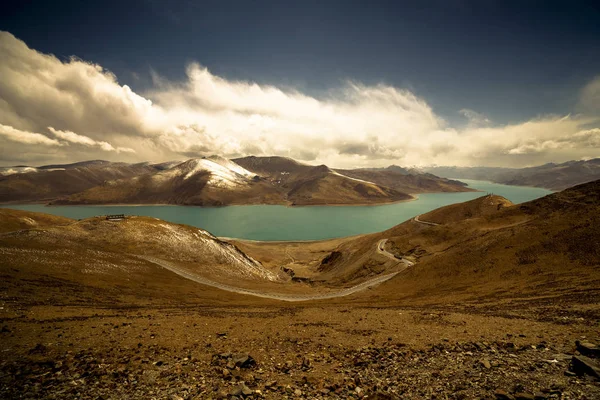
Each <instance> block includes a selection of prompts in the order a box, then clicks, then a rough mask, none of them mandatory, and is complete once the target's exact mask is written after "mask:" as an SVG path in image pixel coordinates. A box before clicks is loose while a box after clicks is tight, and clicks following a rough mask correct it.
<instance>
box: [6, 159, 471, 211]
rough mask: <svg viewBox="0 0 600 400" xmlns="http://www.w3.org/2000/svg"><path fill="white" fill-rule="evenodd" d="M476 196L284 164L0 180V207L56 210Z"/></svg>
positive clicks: (126, 169)
mask: <svg viewBox="0 0 600 400" xmlns="http://www.w3.org/2000/svg"><path fill="white" fill-rule="evenodd" d="M471 190H472V189H469V188H468V187H467V186H466V185H465V184H464V183H462V182H458V181H453V180H449V179H445V178H439V177H437V176H434V175H431V174H426V173H420V172H417V171H412V172H410V173H400V172H398V171H394V170H381V171H368V170H334V169H331V168H329V167H327V166H326V165H319V166H312V165H307V164H303V163H300V162H297V161H295V160H292V159H289V158H284V157H245V158H238V159H234V160H229V159H226V158H223V157H219V156H211V157H206V158H195V159H190V160H187V161H184V162H170V163H162V164H151V163H139V164H125V163H110V162H107V161H89V162H83V163H77V164H69V165H53V166H45V167H40V168H32V167H12V168H5V169H4V172H3V175H2V176H0V202H24V201H25V202H27V201H38V202H39V201H44V202H50V203H51V204H180V205H200V206H220V205H229V204H285V205H320V204H340V205H342V204H380V203H389V202H395V201H402V200H410V199H412V198H413V197H412V196H411V194H413V193H423V192H446V191H451V192H457V191H471Z"/></svg>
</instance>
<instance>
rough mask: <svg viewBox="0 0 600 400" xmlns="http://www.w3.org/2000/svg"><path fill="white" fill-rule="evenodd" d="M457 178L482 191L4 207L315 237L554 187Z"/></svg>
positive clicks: (219, 232)
mask: <svg viewBox="0 0 600 400" xmlns="http://www.w3.org/2000/svg"><path fill="white" fill-rule="evenodd" d="M461 181H463V182H465V183H467V184H469V186H470V187H472V188H474V189H478V190H480V191H481V192H467V193H428V194H420V195H418V197H419V198H418V199H417V200H414V201H408V202H403V203H395V204H386V205H380V206H308V207H286V206H272V205H254V206H227V207H193V206H160V205H156V206H53V207H47V206H44V205H41V204H27V205H3V206H2V207H5V208H14V209H19V210H27V211H37V212H45V213H49V214H55V215H61V216H64V217H69V218H75V219H79V218H87V217H92V216H95V215H105V214H126V215H145V216H150V217H156V218H160V219H163V220H166V221H170V222H176V223H181V224H187V225H193V226H197V227H199V228H202V229H206V230H207V231H209V232H211V233H212V234H214V235H216V236H224V237H231V238H240V239H252V240H267V241H268V240H318V239H328V238H335V237H343V236H351V235H358V234H361V233H371V232H378V231H382V230H385V229H388V228H391V227H392V226H394V225H397V224H399V223H401V222H404V221H406V220H408V219H410V218H412V217H414V216H415V215H419V214H423V213H426V212H428V211H431V210H433V209H436V208H438V207H442V206H446V205H448V204H454V203H460V202H463V201H467V200H472V199H474V198H477V197H479V196H482V195H485V194H487V193H494V194H497V195H500V196H504V197H506V198H507V199H509V200H510V201H512V202H513V203H522V202H525V201H529V200H533V199H537V198H539V197H542V196H545V195H547V194H550V193H552V192H551V191H549V190H546V189H540V188H532V187H523V186H509V185H500V184H496V183H490V182H485V181H475V180H468V179H461Z"/></svg>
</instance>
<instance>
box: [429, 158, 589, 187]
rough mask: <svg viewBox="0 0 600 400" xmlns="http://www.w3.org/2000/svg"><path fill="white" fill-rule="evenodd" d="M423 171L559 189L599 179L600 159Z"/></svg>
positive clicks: (440, 168)
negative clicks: (509, 166) (524, 165)
mask: <svg viewBox="0 0 600 400" xmlns="http://www.w3.org/2000/svg"><path fill="white" fill-rule="evenodd" d="M425 171H428V172H431V173H433V174H436V175H439V176H444V177H448V178H456V179H479V180H489V181H492V182H495V183H502V184H505V185H517V186H519V185H520V186H534V187H542V188H546V189H551V190H563V189H566V188H568V187H571V186H575V185H579V184H582V183H586V182H591V181H594V180H597V179H600V158H595V159H591V160H585V161H584V160H581V161H568V162H565V163H562V164H554V163H549V164H544V165H540V166H536V167H529V168H490V167H429V168H425Z"/></svg>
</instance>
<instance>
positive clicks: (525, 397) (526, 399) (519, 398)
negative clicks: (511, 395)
mask: <svg viewBox="0 0 600 400" xmlns="http://www.w3.org/2000/svg"><path fill="white" fill-rule="evenodd" d="M515 399H516V400H535V396H534V395H532V394H529V393H525V392H519V393H515Z"/></svg>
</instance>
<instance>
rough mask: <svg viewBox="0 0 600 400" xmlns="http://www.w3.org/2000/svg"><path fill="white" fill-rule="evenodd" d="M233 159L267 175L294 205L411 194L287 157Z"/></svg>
mask: <svg viewBox="0 0 600 400" xmlns="http://www.w3.org/2000/svg"><path fill="white" fill-rule="evenodd" d="M233 161H234V162H236V163H237V164H239V165H241V166H243V167H244V168H246V169H250V170H252V171H254V172H256V173H258V174H260V175H261V176H263V177H266V178H267V179H268V180H269V181H270V182H271V183H272V184H273V185H274V186H275V187H277V188H278V189H279V191H280V192H281V193H282V194H283V196H284V198H285V199H286V200H287V201H288V202H290V203H291V204H293V205H312V204H373V203H385V202H390V201H398V200H408V199H410V198H411V196H410V195H408V194H407V193H406V192H402V191H399V190H397V189H394V188H391V187H388V186H386V185H381V184H378V183H375V182H371V181H366V180H362V179H357V178H354V177H352V176H349V175H346V174H343V173H340V172H339V171H337V170H332V169H330V168H329V167H327V166H326V165H319V166H312V165H306V164H302V163H299V162H298V161H295V160H292V159H290V158H285V157H255V156H250V157H244V158H236V159H234V160H233Z"/></svg>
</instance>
